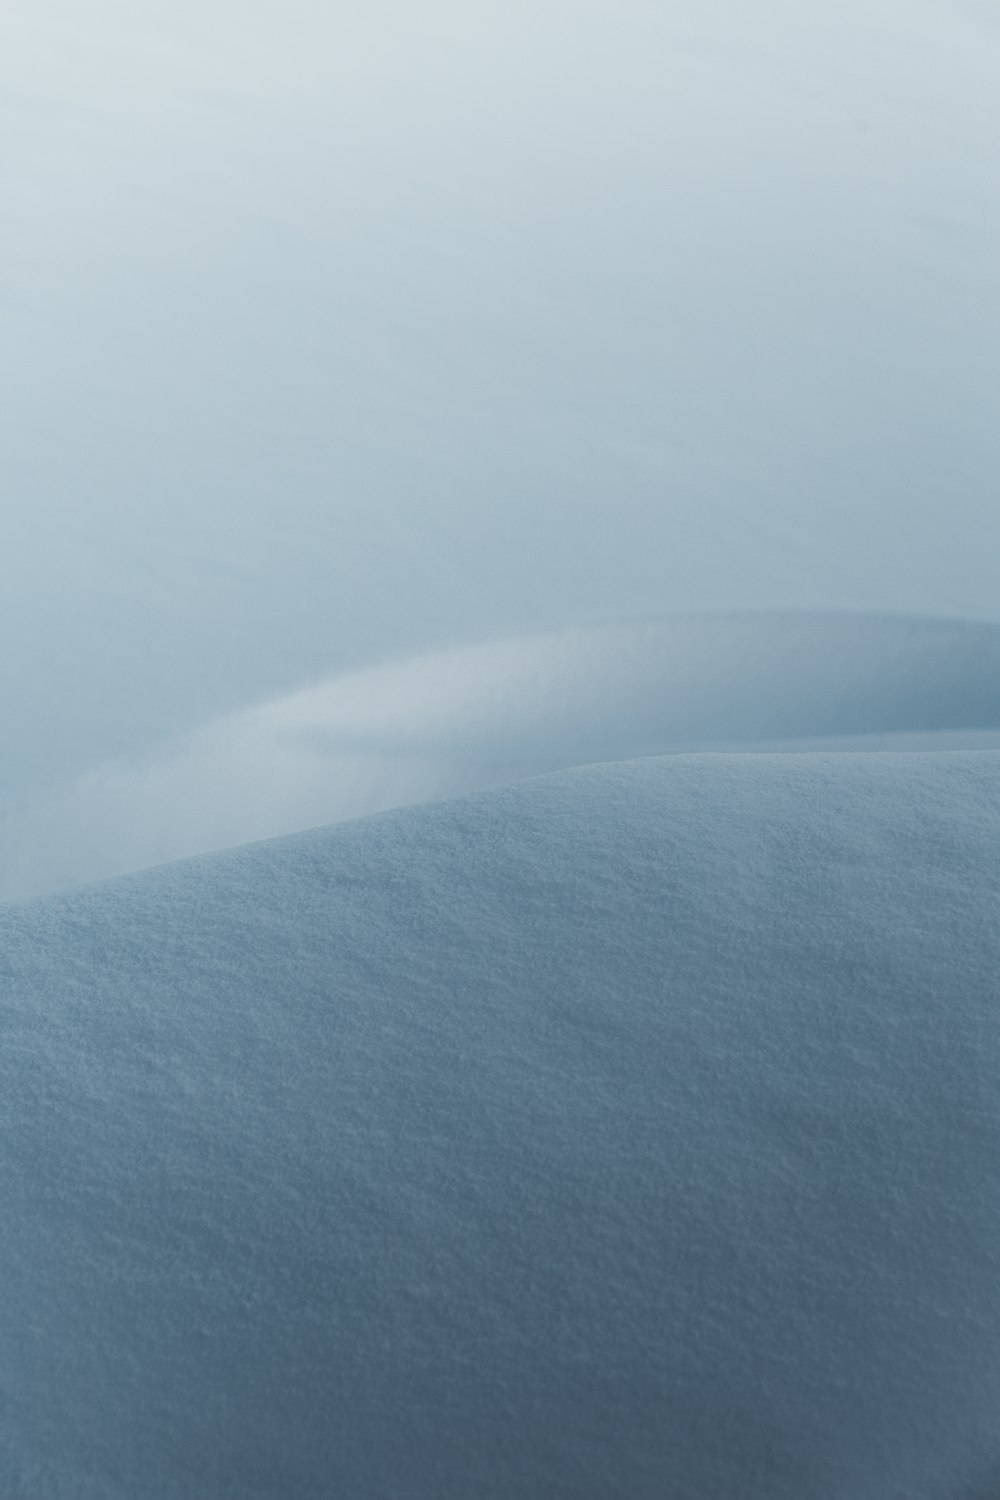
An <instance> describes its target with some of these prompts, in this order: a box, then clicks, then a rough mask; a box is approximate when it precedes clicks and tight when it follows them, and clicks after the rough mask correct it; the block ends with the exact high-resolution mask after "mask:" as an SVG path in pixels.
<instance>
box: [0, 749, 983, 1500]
mask: <svg viewBox="0 0 1000 1500" xmlns="http://www.w3.org/2000/svg"><path fill="white" fill-rule="evenodd" d="M998 885H1000V756H997V755H994V754H988V753H987V754H978V755H973V754H938V755H920V754H914V755H906V756H891V755H865V756H853V755H829V756H828V755H818V754H817V755H809V756H801V757H799V756H773V757H772V756H711V755H710V756H695V757H678V758H671V759H655V760H646V761H635V762H632V763H629V764H625V765H604V766H596V767H590V768H587V769H583V770H578V771H572V772H567V773H563V774H559V775H556V776H552V777H547V778H543V779H541V780H535V781H530V782H524V783H522V784H520V785H517V786H514V787H510V788H507V789H504V790H500V791H495V792H489V793H481V794H478V795H476V796H473V797H471V798H468V799H465V800H460V801H456V802H451V803H448V804H443V805H438V806H433V807H427V808H423V809H416V810H406V811H399V812H392V813H387V814H385V815H383V816H380V817H376V818H372V819H368V820H365V821H362V822H358V823H353V824H349V825H345V826H343V827H340V828H338V829H334V830H325V831H316V832H312V833H309V834H305V835H302V836H299V837H295V838H291V839H286V840H282V841H279V842H273V843H268V844H260V845H254V846H251V847H246V848H243V849H239V850H236V851H233V852H230V853H227V854H221V855H215V856H212V857H208V858H204V859H200V860H197V861H193V862H187V863H183V864H178V865H175V866H171V867H167V868H163V869H159V870H156V871H153V872H150V873H147V874H145V875H142V876H137V877H132V878H129V879H126V880H122V881H118V882H115V883H111V884H108V885H105V886H102V887H97V888H94V889H91V890H87V891H84V892H81V893H77V894H74V895H72V896H67V897H62V898H58V899H51V900H48V901H45V902H42V903H35V904H31V905H29V906H26V907H21V908H19V907H8V908H4V909H3V910H0V953H2V968H0V974H2V978H0V996H2V1003H3V1012H2V1013H3V1017H4V1045H3V1052H2V1059H3V1079H2V1088H0V1118H2V1129H0V1200H2V1202H3V1204H4V1213H3V1218H2V1226H0V1282H2V1285H3V1288H4V1294H3V1297H2V1299H0V1391H2V1399H3V1402H4V1408H5V1409H4V1418H3V1425H2V1434H0V1491H2V1493H3V1494H4V1496H5V1497H11V1500H22V1497H23V1500H28V1497H30V1500H56V1497H60V1500H62V1497H65V1496H72V1497H74V1500H154V1497H155V1500H187V1497H190V1496H192V1495H198V1496H199V1497H203V1500H216V1497H223V1496H225V1497H233V1500H236V1497H239V1500H252V1497H269V1500H270V1497H276V1496H281V1497H287V1500H306V1497H308V1500H327V1497H330V1496H333V1495H336V1496H345V1497H348V1496H349V1497H351V1500H369V1497H370V1500H375V1497H378V1500H390V1497H391V1500H404V1497H405V1500H469V1497H470V1496H476V1497H477V1500H492V1497H495V1500H510V1497H513V1496H519V1497H525V1500H609V1497H612V1496H620V1497H622V1500H663V1497H665V1496H670V1497H671V1500H674V1497H676V1500H702V1497H709V1496H719V1497H723V1496H725V1497H736V1496H739V1497H740V1500H980V1497H982V1496H986V1495H992V1494H993V1493H995V1490H996V1485H997V1482H998V1480H1000V1436H998V1433H997V1425H996V1413H997V1410H998V1406H1000V1179H998V1174H997V1162H998V1160H1000V1083H998V1077H1000V1009H998V1006H1000V1000H998V980H997V975H998V974H1000V922H998V920H997V919H998V915H1000V912H998V900H997V898H998Z"/></svg>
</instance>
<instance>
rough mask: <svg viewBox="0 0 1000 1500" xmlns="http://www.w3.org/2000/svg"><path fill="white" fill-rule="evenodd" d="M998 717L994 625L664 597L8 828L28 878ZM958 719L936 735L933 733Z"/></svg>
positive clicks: (999, 669)
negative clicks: (709, 610) (757, 752)
mask: <svg viewBox="0 0 1000 1500" xmlns="http://www.w3.org/2000/svg"><path fill="white" fill-rule="evenodd" d="M998 727H1000V626H994V625H987V624H975V623H964V622H957V621H939V620H931V619H920V618H896V617H890V616H885V617H883V616H872V615H849V614H843V615H840V614H777V613H775V614H745V615H738V614H731V615H722V614H720V615H702V616H683V617H665V618H660V619H651V620H644V621H641V622H638V623H630V624H620V625H611V626H594V627H586V628H579V629H574V630H566V631H562V632H559V633H555V634H549V635H542V636H534V637H526V638H524V639H518V640H509V641H502V642H497V643H492V644H488V645H480V646H470V647H464V648H461V649H455V650H451V651H446V652H440V653H436V654H434V655H429V656H423V657H418V658H416V659H413V660H410V661H403V662H398V663H393V664H390V665H385V666H379V667H375V668H371V669H369V670H367V671H361V672H357V673H353V674H350V675H347V676H341V677H338V678H335V679H333V680H332V681H329V682H325V683H321V684H319V685H318V686H315V687H312V688H308V689H305V690H303V691H300V692H296V693H293V694H291V695H289V696H287V697H283V698H280V699H277V700H275V701H272V702H270V703H265V704H263V705H261V706H259V707H257V708H254V709H250V710H248V711H246V712H243V713H240V714H237V715H233V716H231V717H229V718H226V719H222V720H219V721H218V722H216V723H213V724H210V725H208V726H207V727H205V728H204V729H202V730H201V731H199V732H198V733H196V734H193V735H191V736H189V737H188V738H187V739H186V740H184V741H183V742H180V743H178V744H176V745H174V746H172V747H169V748H167V749H165V750H164V751H163V753H162V754H161V755H160V756H159V757H158V758H157V759H155V760H153V761H147V762H143V763H141V764H140V763H124V764H111V765H107V766H104V767H101V768H99V769H96V770H94V771H93V772H91V773H89V774H88V775H86V776H84V777H82V778H80V779H78V780H77V781H75V782H73V783H72V784H70V785H68V786H65V787H62V788H59V789H56V790H53V791H52V792H51V793H50V794H49V795H48V796H47V797H46V798H44V799H41V800H40V801H38V802H37V803H36V804H35V805H33V806H31V807H28V808H26V809H24V810H23V811H22V812H21V813H20V814H19V815H18V816H17V817H16V818H12V819H10V820H9V821H8V823H7V826H6V827H5V828H3V829H2V830H0V835H2V841H3V848H4V851H5V858H4V869H3V873H2V876H0V895H2V896H4V897H6V898H14V897H19V896H23V895H27V894H32V893H36V892H39V891H44V890H49V889H53V888H54V887H56V886H58V885H62V884H69V883H73V882H76V881H83V880H92V879H99V878H102V877H104V876H108V875H115V874H119V873H122V872H124V871H127V870H131V869H136V868H139V867H141V866H144V865H149V864H155V863H159V862H161V861H164V860H168V859H173V858H177V857H181V856H184V855H189V854H199V853H203V852H206V851H208V850H210V849H214V848H219V847H223V846H226V845H231V844H238V843H243V842H246V841H248V840H251V839H257V838H266V837H270V836H272V835H277V834H283V833H289V832H293V831H295V830H297V829H301V828H305V827H310V826H312V825H315V824H318V823H330V822H336V821H339V820H341V819H345V818H351V817H357V816H361V815H364V814H367V813H371V812H375V811H379V810H382V809H385V808H388V807H392V806H398V805H401V804H404V803H411V802H420V801H427V800H433V799H436V798H442V797H447V796H451V795H457V794H460V793H462V792H466V791H470V790H473V789H475V788H479V787H487V786H492V785H497V784H499V783H501V782H503V781H508V780H512V779H515V778H517V777H519V776H527V775H534V774H538V773H542V772H545V771H550V770H556V769H559V768H561V767H564V766H569V765H575V764H582V763H585V762H589V761H598V760H607V759H622V758H627V757H630V756H636V755H643V754H650V753H662V752H664V751H670V750H675V749H697V748H714V747H726V748H733V747H735V746H742V747H747V748H752V747H754V746H756V745H761V744H764V743H774V742H775V741H778V742H780V741H796V742H804V743H805V744H806V745H809V744H814V743H827V744H828V743H830V742H831V741H834V742H837V741H841V742H846V741H848V740H849V741H850V742H851V743H852V744H853V743H856V742H855V740H854V739H853V737H856V736H879V735H882V736H884V735H901V734H909V735H923V736H925V739H924V740H923V741H922V742H921V743H924V744H926V743H927V740H926V736H928V735H935V736H938V737H939V738H938V740H937V741H936V742H937V743H942V744H944V745H945V746H946V747H947V745H948V744H949V743H951V741H950V740H949V739H948V737H947V733H946V732H954V731H975V730H991V729H997V728H998ZM942 735H944V738H943V739H941V738H940V737H941V736H942Z"/></svg>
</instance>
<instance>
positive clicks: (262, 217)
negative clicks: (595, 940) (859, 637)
mask: <svg viewBox="0 0 1000 1500" xmlns="http://www.w3.org/2000/svg"><path fill="white" fill-rule="evenodd" d="M0 83H2V97H3V121H2V135H0V139H2V142H3V146H2V192H3V205H4V209H3V213H4V232H3V237H2V250H0V301H2V309H3V330H4V332H3V339H2V345H0V399H2V403H3V410H4V422H3V452H2V464H3V467H2V473H3V525H2V548H0V694H2V702H3V705H4V714H3V728H2V731H0V756H2V760H0V770H2V774H0V808H2V807H4V806H6V807H8V808H9V807H10V806H12V805H14V804H16V803H17V802H18V800H19V799H21V798H23V797H24V796H26V795H28V794H29V793H31V794H34V793H37V792H39V791H40V790H43V789H44V788H45V787H46V786H47V785H48V784H49V783H54V782H55V781H57V780H59V779H62V778H66V777H71V776H74V775H77V774H82V773H84V772H86V771H87V769H88V768H89V767H91V766H93V765H95V764H99V763H100V762H102V761H103V760H104V759H105V758H106V757H109V756H122V755H124V756H128V755H130V754H135V753H140V752H146V751H148V750H150V749H152V748H155V746H156V745H157V744H159V743H160V742H161V741H162V740H163V738H164V737H165V736H168V735H174V734H179V733H185V732H188V731H190V730H194V729H196V728H197V727H198V726H199V725H201V724H203V723H205V722H207V721H210V720H212V719H214V718H215V717H217V716H219V715H220V714H225V713H230V712H234V711H237V710H240V709H242V708H244V707H246V706H249V705H251V704H253V703H256V702H259V701H261V700H263V699H267V698H268V697H270V696H273V695H277V694H280V693H282V692H287V691H290V690H292V689H294V688H297V687H299V686H301V685H303V684H307V683H309V682H310V681H313V680H315V679H317V678H320V677H325V676H328V675H330V674H333V673H336V672H338V671H344V670H351V669H355V668H363V667H367V666H369V665H371V664H374V663H376V662H379V661H387V660H389V661H391V660H394V659H396V658H399V657H401V656H404V655H407V654H411V653H413V652H419V651H424V650H434V649H438V648H442V647H451V646H455V645H464V644H466V643H473V642H478V641H486V640H490V639H492V638H494V637H498V636H503V635H505V634H510V633H511V632H513V631H518V632H524V631H532V630H538V629H547V628H558V627H563V626H575V625H577V624H580V623H584V622H590V623H593V622H602V621H605V622H606V621H613V620H616V619H619V618H624V617H627V618H632V617H634V616H636V615H637V614H641V613H644V612H650V611H664V610H665V611H673V610H711V609H747V608H749V609H754V608H760V607H767V608H801V607H810V608H812V607H817V608H837V609H865V610H878V611H904V612H909V613H919V614H932V615H933V614H938V615H952V616H959V617H978V618H984V619H985V618H990V617H996V615H997V613H998V609H997V603H996V601H997V580H998V567H1000V504H998V502H997V494H996V474H997V469H998V464H997V460H998V457H1000V454H998V447H1000V424H998V422H997V394H998V379H997V358H996V349H997V341H998V335H1000V308H998V297H997V276H996V266H997V264H998V263H1000V243H998V241H1000V235H998V229H1000V174H998V173H997V171H996V161H995V147H996V140H997V128H998V125H1000V24H998V21H997V13H996V12H995V11H994V9H993V7H991V6H989V5H978V6H977V5H973V4H961V3H956V0H950V3H931V0H907V3H905V4H904V3H902V0H866V3H864V4H861V3H853V0H848V3H838V4H837V5H836V6H834V5H824V6H819V7H816V6H801V5H795V4H792V3H790V0H760V3H755V4H753V5H746V4H745V3H743V0H698V3H697V4H694V3H683V4H682V3H640V0H613V3H611V0H607V3H603V0H572V3H569V0H542V3H540V4H539V3H538V0H532V3H531V4H528V3H523V0H504V3H503V4H500V3H499V0H477V3H476V4H474V5H465V4H459V3H457V0H454V3H442V0H431V3H430V4H427V3H424V4H421V5H419V6H416V5H413V4H409V3H402V0H337V3H329V0H322V3H320V0H316V3H310V0H281V3H280V4H278V3H277V0H250V3H241V4H239V5H236V4H233V3H229V0H198V3H197V4H195V3H193V0H171V3H170V4H166V3H159V0H142V3H141V4H138V5H137V4H135V3H132V0H129V3H126V0H120V3H111V0H90V3H88V4H86V5H81V4H78V3H76V0H8V3H7V4H6V5H5V7H4V12H3V19H2V21H0Z"/></svg>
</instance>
